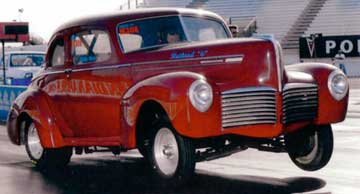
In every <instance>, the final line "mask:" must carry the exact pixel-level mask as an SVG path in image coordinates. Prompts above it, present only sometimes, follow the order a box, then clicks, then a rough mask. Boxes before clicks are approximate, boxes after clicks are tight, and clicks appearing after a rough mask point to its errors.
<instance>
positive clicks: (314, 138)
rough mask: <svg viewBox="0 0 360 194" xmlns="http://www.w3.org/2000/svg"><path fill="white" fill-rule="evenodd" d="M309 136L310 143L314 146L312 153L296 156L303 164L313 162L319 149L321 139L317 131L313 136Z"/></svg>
mask: <svg viewBox="0 0 360 194" xmlns="http://www.w3.org/2000/svg"><path fill="white" fill-rule="evenodd" d="M309 138H310V139H309V144H311V146H312V149H311V151H310V153H308V154H307V155H305V156H301V157H298V158H296V160H297V161H298V162H300V163H303V164H308V163H310V162H312V161H313V160H314V159H315V157H316V154H317V151H318V149H319V140H318V134H317V132H315V135H314V136H311V137H309Z"/></svg>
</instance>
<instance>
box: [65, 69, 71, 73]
mask: <svg viewBox="0 0 360 194" xmlns="http://www.w3.org/2000/svg"><path fill="white" fill-rule="evenodd" d="M71 72H72V69H70V68H68V69H65V70H64V73H65V74H70V73H71Z"/></svg>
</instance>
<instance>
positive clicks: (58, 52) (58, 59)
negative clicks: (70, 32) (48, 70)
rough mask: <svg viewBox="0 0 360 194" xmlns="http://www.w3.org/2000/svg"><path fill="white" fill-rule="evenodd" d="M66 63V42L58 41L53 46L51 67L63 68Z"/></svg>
mask: <svg viewBox="0 0 360 194" xmlns="http://www.w3.org/2000/svg"><path fill="white" fill-rule="evenodd" d="M64 61H65V49H64V40H63V39H58V40H56V41H55V42H54V43H53V45H52V46H51V50H50V61H49V67H55V66H63V65H64Z"/></svg>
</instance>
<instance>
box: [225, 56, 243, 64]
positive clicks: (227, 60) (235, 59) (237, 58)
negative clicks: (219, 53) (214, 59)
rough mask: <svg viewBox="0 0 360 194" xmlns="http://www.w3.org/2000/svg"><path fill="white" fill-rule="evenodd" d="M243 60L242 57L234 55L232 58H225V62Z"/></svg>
mask: <svg viewBox="0 0 360 194" xmlns="http://www.w3.org/2000/svg"><path fill="white" fill-rule="evenodd" d="M243 60H244V57H243V56H242V57H234V58H226V59H225V63H236V62H240V63H241V62H242V61H243Z"/></svg>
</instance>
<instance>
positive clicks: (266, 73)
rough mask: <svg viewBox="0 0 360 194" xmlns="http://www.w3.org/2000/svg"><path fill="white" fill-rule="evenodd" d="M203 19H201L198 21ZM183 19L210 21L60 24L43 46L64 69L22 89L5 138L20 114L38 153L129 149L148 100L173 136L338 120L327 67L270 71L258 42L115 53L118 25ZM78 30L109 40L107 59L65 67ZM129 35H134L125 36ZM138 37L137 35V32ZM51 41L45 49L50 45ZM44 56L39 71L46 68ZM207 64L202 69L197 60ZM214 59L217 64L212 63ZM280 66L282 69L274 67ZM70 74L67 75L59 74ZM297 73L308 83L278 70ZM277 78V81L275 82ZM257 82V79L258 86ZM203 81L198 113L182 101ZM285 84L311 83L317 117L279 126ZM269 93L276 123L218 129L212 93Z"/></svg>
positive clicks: (138, 14)
mask: <svg viewBox="0 0 360 194" xmlns="http://www.w3.org/2000/svg"><path fill="white" fill-rule="evenodd" d="M205 13H206V14H205ZM178 14H187V15H192V16H195V17H211V18H213V19H214V20H219V21H222V20H221V19H220V18H219V17H218V16H216V15H214V14H210V13H208V14H207V12H204V13H203V14H202V15H198V13H196V11H190V10H176V9H160V10H152V11H134V12H125V13H119V14H113V15H106V16H98V17H93V18H88V19H82V20H78V21H76V22H73V23H68V24H67V25H64V26H62V27H60V28H59V29H58V31H57V32H56V33H55V34H54V36H53V38H52V39H51V41H54V40H55V39H57V38H64V40H65V51H66V53H65V65H64V66H60V67H47V68H45V70H44V71H43V72H42V73H41V74H40V75H38V76H37V77H36V78H35V79H34V80H33V82H32V84H31V85H30V87H29V89H28V90H27V91H26V92H25V93H23V94H22V95H20V96H19V97H18V99H17V100H16V101H15V104H14V106H13V109H12V111H11V115H10V117H9V121H8V131H9V137H10V139H11V140H12V142H13V143H15V144H19V141H18V139H19V132H18V130H19V125H18V118H19V117H18V116H19V115H20V114H27V115H28V116H30V117H31V118H32V119H33V120H34V121H35V125H36V127H37V129H38V130H39V131H40V132H39V134H40V138H41V142H42V144H43V146H44V147H47V148H50V147H62V146H122V147H123V148H125V149H131V148H135V147H136V128H135V127H136V122H137V118H138V114H139V110H140V108H141V106H142V105H143V103H145V102H147V101H149V100H152V101H156V102H157V103H159V104H160V105H161V106H162V107H163V109H164V110H165V111H166V113H167V116H168V117H169V118H170V120H171V123H172V125H173V126H174V128H175V129H176V130H177V132H178V133H180V134H182V135H184V136H187V137H192V138H205V137H216V136H222V135H226V134H236V135H241V136H250V137H258V138H271V137H277V136H279V135H281V134H284V133H288V132H292V131H296V130H299V129H301V128H303V127H304V126H306V125H308V124H324V123H336V122H340V121H342V120H344V118H345V114H346V110H347V100H348V99H347V97H345V98H344V99H343V100H341V101H336V100H334V99H333V98H332V97H331V95H330V93H329V91H328V89H327V78H328V75H329V74H330V73H331V71H332V70H334V67H331V66H329V65H323V64H311V65H307V64H299V65H294V66H290V67H289V68H287V69H286V70H284V68H278V64H277V60H276V54H275V48H274V45H273V44H272V43H271V42H270V41H266V40H260V39H229V40H223V41H212V42H203V43H189V44H179V45H173V46H168V47H164V48H160V49H157V50H150V51H139V52H133V53H128V54H123V53H122V51H121V48H120V46H119V43H118V38H117V28H116V26H117V25H118V24H119V23H121V22H124V21H127V20H132V19H140V18H145V17H155V16H163V15H178ZM84 29H102V30H105V31H106V32H108V33H109V35H110V38H111V42H112V51H113V53H112V55H111V57H110V59H109V60H107V61H104V62H101V63H99V64H97V63H88V64H85V65H78V66H75V65H73V64H72V58H71V56H70V54H71V45H78V43H76V44H75V43H74V42H71V40H70V36H71V34H73V33H77V32H79V31H82V30H84ZM127 30H128V31H131V32H135V31H136V29H127ZM137 30H138V29H137ZM51 44H52V42H50V45H51ZM201 50H206V51H207V52H206V56H204V57H200V56H199V55H195V57H194V58H192V59H186V60H182V59H179V60H171V54H172V53H173V52H174V51H176V52H178V53H181V52H184V53H189V52H193V51H195V52H197V51H201ZM238 55H241V56H243V61H242V62H233V63H225V59H226V58H231V57H232V56H238ZM49 60H50V58H49V56H47V64H49ZM211 60H214V61H213V62H209V63H204V62H203V61H211ZM215 60H217V61H215ZM281 66H282V64H281ZM67 69H71V70H72V72H71V73H65V70H67ZM289 70H292V71H301V72H305V73H308V74H310V75H312V76H313V78H311V79H305V78H304V79H302V78H294V77H291V76H288V74H287V73H286V72H285V71H289ZM278 72H280V76H281V77H282V80H280V81H279V79H281V78H279V76H278ZM260 77H265V78H264V81H260V80H259V78H260ZM197 79H206V81H207V82H208V83H209V84H210V85H211V86H212V89H213V96H214V101H213V104H212V106H211V107H210V109H209V110H208V111H206V112H205V113H200V112H199V111H197V110H196V109H195V108H194V107H193V106H192V105H191V103H190V102H189V98H188V90H189V87H190V85H191V84H192V83H193V81H195V80H197ZM279 83H280V84H281V86H280V87H283V86H284V85H285V84H287V83H315V84H317V85H318V87H319V110H318V112H319V114H318V117H317V118H316V119H315V120H311V121H304V122H297V123H293V124H289V125H284V124H282V93H281V91H279ZM260 86H261V87H265V86H266V87H271V88H273V89H275V90H276V92H275V94H276V118H277V120H276V123H275V124H255V125H246V126H240V127H235V128H229V129H222V127H221V102H220V93H221V92H224V91H227V90H232V89H237V88H244V87H260Z"/></svg>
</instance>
